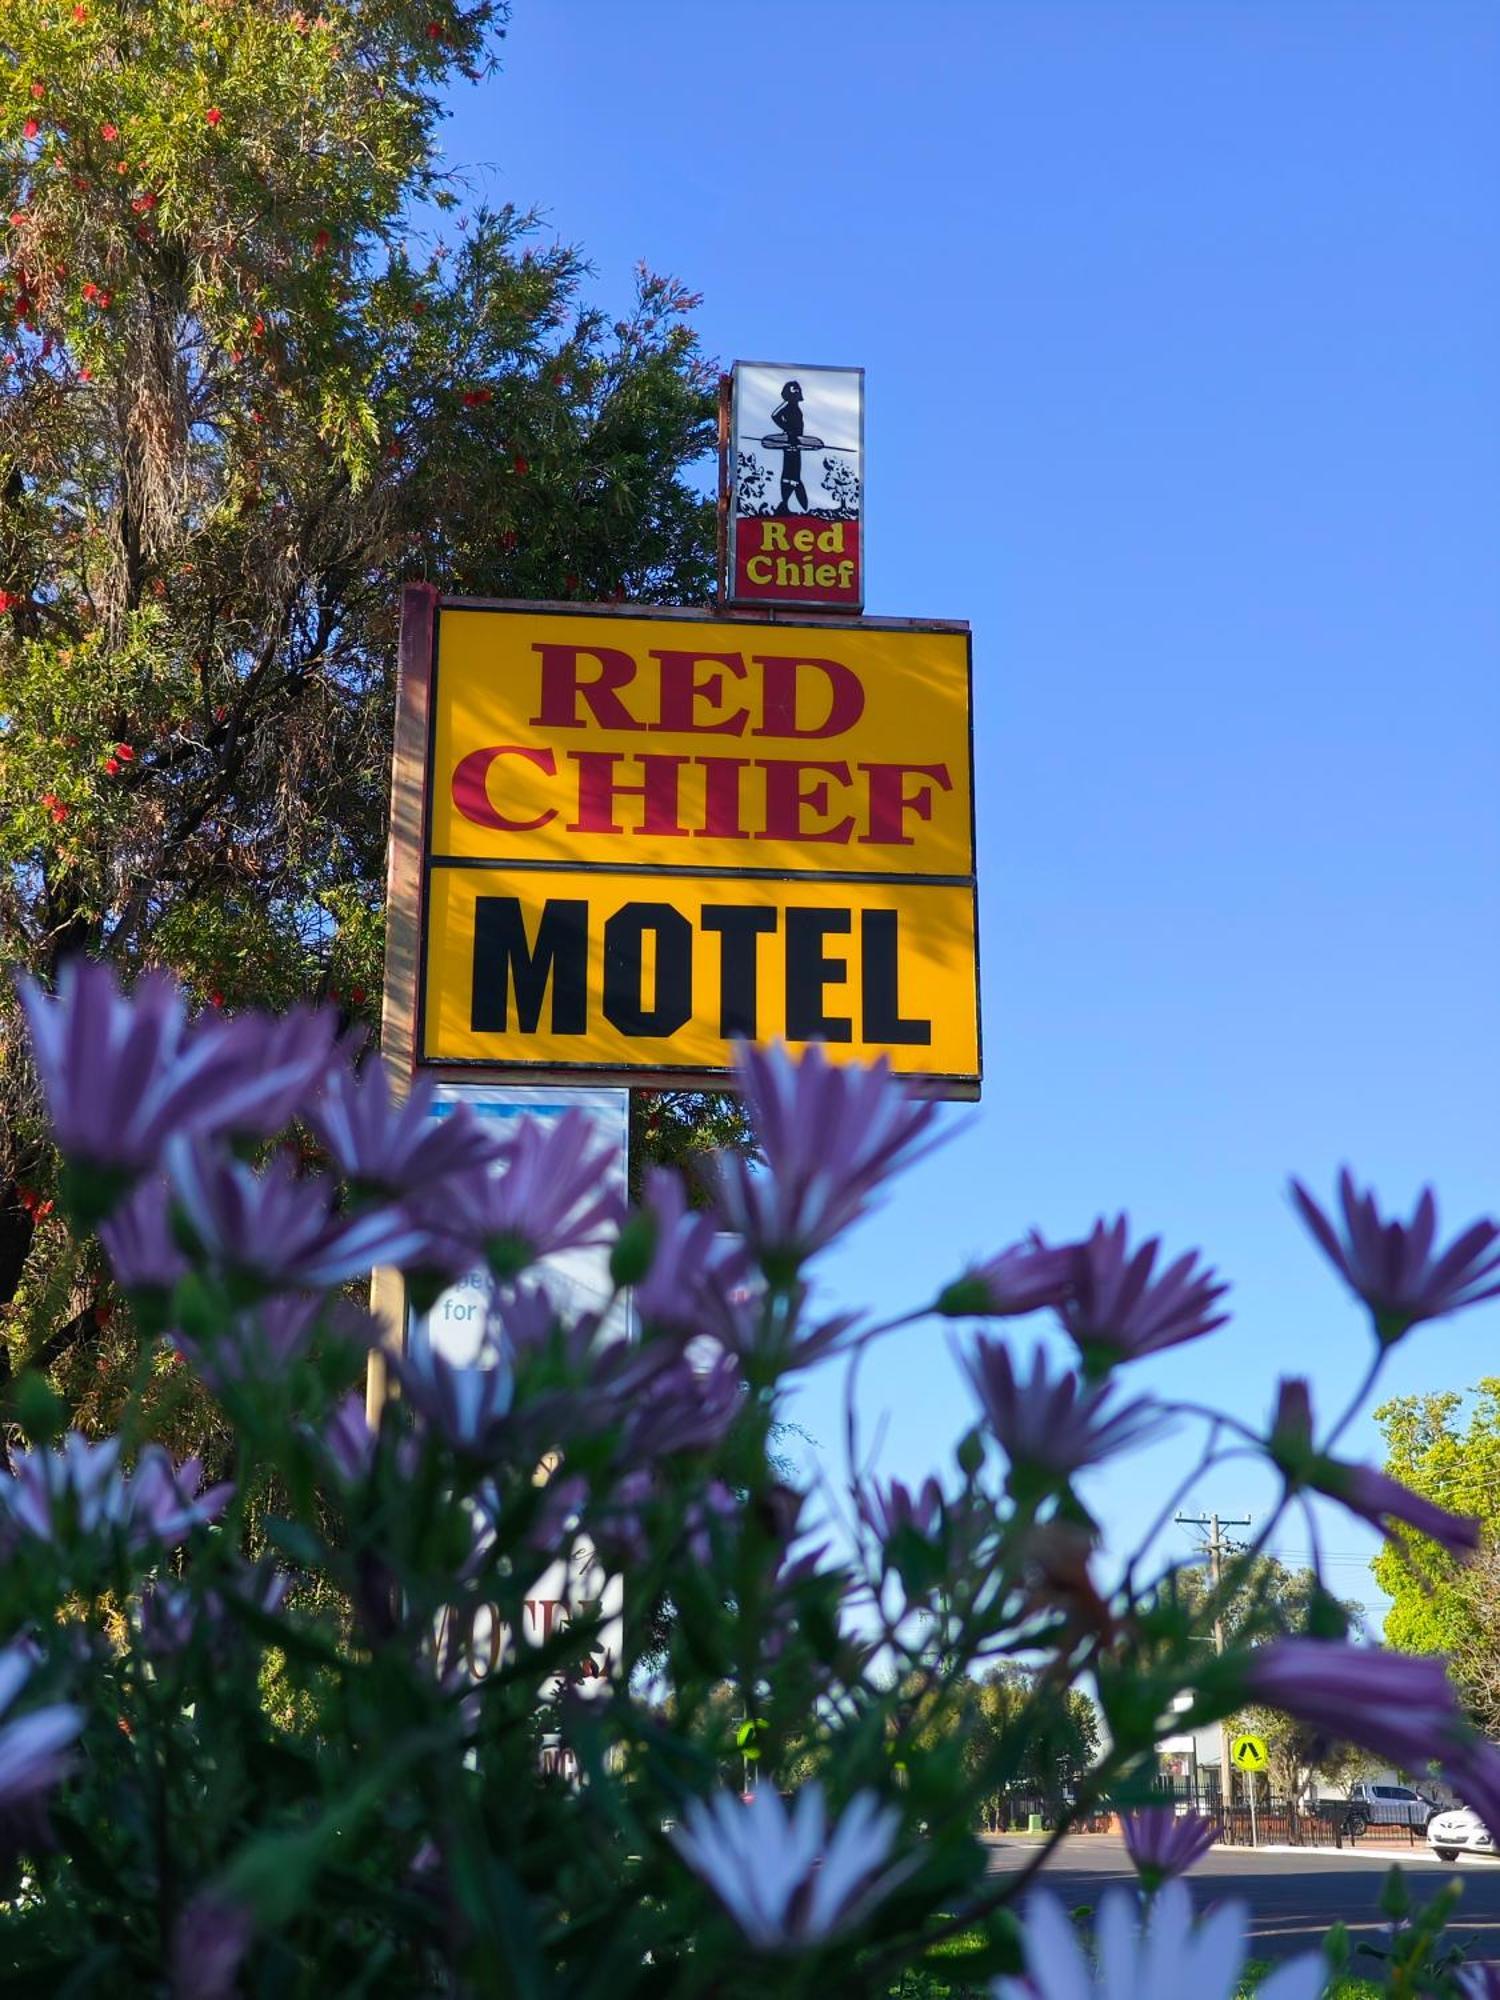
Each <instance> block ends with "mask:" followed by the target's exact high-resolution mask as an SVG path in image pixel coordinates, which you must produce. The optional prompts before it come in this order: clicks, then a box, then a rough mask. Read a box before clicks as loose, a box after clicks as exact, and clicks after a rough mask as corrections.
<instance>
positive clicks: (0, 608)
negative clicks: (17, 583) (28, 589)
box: [0, 590, 20, 617]
mask: <svg viewBox="0 0 1500 2000" xmlns="http://www.w3.org/2000/svg"><path fill="white" fill-rule="evenodd" d="M19 602H20V599H19V598H16V597H12V595H11V594H10V592H9V591H8V590H0V617H3V616H4V615H5V613H6V612H7V611H9V609H10V607H11V606H12V605H13V604H18V603H19Z"/></svg>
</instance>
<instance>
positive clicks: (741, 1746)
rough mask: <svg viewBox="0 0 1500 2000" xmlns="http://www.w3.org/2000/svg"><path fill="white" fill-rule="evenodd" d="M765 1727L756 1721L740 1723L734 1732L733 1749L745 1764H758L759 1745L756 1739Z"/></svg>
mask: <svg viewBox="0 0 1500 2000" xmlns="http://www.w3.org/2000/svg"><path fill="white" fill-rule="evenodd" d="M765 1726H766V1725H765V1724H764V1723H763V1722H758V1721H749V1722H742V1723H741V1724H740V1726H739V1728H738V1729H737V1730H736V1731H735V1732H734V1742H735V1748H736V1749H737V1750H738V1751H739V1753H740V1755H741V1756H742V1757H743V1758H744V1760H745V1762H746V1763H747V1764H757V1763H759V1762H760V1745H759V1743H758V1742H757V1741H756V1738H757V1737H758V1736H759V1735H760V1732H761V1731H762V1730H763V1729H764V1728H765Z"/></svg>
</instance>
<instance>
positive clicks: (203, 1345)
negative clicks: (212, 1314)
mask: <svg viewBox="0 0 1500 2000" xmlns="http://www.w3.org/2000/svg"><path fill="white" fill-rule="evenodd" d="M326 1305H327V1301H326V1299H324V1298H321V1297H318V1296H316V1295H305V1294H301V1293H291V1292H283V1293H278V1294H275V1295H273V1296H272V1297H270V1298H266V1299H262V1300H261V1301H260V1302H259V1304H258V1305H255V1306H252V1307H251V1308H250V1309H249V1311H248V1312H243V1313H237V1314H236V1315H235V1317H234V1318H233V1319H232V1320H231V1321H230V1322H229V1324H228V1325H227V1326H223V1327H220V1328H219V1329H218V1330H217V1331H216V1332H215V1333H214V1334H213V1335H212V1336H211V1338H209V1339H207V1340H194V1339H191V1338H189V1336H188V1335H187V1334H184V1333H178V1332H175V1331H174V1332H172V1333H171V1334H169V1335H168V1338H169V1340H170V1341H171V1343H172V1345H173V1346H174V1347H175V1348H176V1349H177V1351H178V1353H179V1354H180V1355H181V1356H182V1357H183V1359H184V1360H185V1361H187V1362H188V1363H190V1365H191V1366H192V1368H193V1370H194V1371H195V1373H196V1374H197V1375H198V1377H199V1379H200V1380H201V1381H203V1382H204V1383H205V1384H206V1385H207V1387H208V1388H210V1389H211V1390H212V1391H213V1393H214V1394H215V1395H216V1396H222V1395H223V1394H224V1392H225V1390H226V1389H227V1388H229V1387H230V1385H231V1384H239V1383H243V1382H278V1381H280V1380H282V1379H283V1377H284V1376H285V1375H286V1373H287V1371H288V1369H290V1368H293V1367H295V1366H296V1364H297V1362H298V1361H300V1360H301V1358H302V1356H303V1355H304V1354H305V1353H306V1352H307V1350H308V1348H309V1346H310V1345H311V1342H312V1338H313V1335H314V1333H315V1332H316V1331H317V1329H318V1326H319V1324H320V1323H324V1322H323V1314H324V1309H325V1307H326ZM326 1324H328V1325H329V1327H330V1329H331V1331H333V1332H334V1333H338V1334H342V1335H344V1336H345V1337H346V1338H348V1339H350V1340H353V1341H357V1342H359V1343H360V1344H361V1345H364V1346H373V1345H374V1343H375V1342H376V1341H377V1340H378V1339H379V1337H380V1328H379V1326H378V1324H377V1322H376V1321H375V1320H373V1319H371V1318H370V1316H369V1315H368V1314H367V1313H362V1312H360V1311H359V1310H358V1309H357V1308H356V1307H352V1306H348V1305H345V1304H344V1303H343V1302H342V1301H339V1302H338V1303H336V1304H335V1305H334V1306H333V1308H332V1310H331V1311H330V1312H329V1313H328V1318H327V1322H326Z"/></svg>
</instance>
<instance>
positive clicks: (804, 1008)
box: [786, 910, 853, 1042]
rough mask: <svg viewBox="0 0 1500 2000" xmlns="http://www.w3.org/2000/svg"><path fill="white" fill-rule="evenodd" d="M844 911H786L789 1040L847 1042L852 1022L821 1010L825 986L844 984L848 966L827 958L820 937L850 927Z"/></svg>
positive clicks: (839, 960)
mask: <svg viewBox="0 0 1500 2000" xmlns="http://www.w3.org/2000/svg"><path fill="white" fill-rule="evenodd" d="M851 927H852V926H851V919H850V914H849V912H848V911H847V910H788V911H787V913H786V1038H787V1040H788V1041H789V1042H847V1041H849V1040H850V1039H851V1038H852V1035H853V1024H852V1022H850V1021H848V1020H846V1019H841V1018H840V1017H839V1016H837V1015H829V1014H825V1013H824V1012H823V989H824V987H825V986H847V985H848V983H849V967H848V964H847V963H846V962H845V960H843V959H841V958H829V957H828V955H827V953H826V952H825V951H824V950H823V940H824V938H825V937H827V936H828V935H829V934H830V933H831V932H836V931H847V930H849V929H850V928H851Z"/></svg>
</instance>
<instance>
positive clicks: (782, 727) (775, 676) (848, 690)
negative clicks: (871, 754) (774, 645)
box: [751, 653, 865, 736]
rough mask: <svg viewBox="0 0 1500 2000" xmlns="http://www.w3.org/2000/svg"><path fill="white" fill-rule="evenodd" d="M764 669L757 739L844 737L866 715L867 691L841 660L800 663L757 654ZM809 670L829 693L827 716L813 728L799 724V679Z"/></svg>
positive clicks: (786, 658) (754, 655)
mask: <svg viewBox="0 0 1500 2000" xmlns="http://www.w3.org/2000/svg"><path fill="white" fill-rule="evenodd" d="M752 657H753V659H754V661H755V664H756V665H757V666H758V667H760V668H762V669H763V679H762V682H761V715H760V727H759V729H756V730H752V731H751V734H752V735H754V736H842V735H843V733H844V731H845V730H846V729H852V728H853V727H854V725H855V723H856V722H858V720H859V718H860V717H861V716H862V715H863V714H864V712H865V690H864V686H863V683H862V682H861V681H860V678H859V675H858V674H856V673H855V672H854V670H853V669H852V668H851V667H846V666H845V665H844V664H843V662H842V661H841V660H799V659H797V658H796V657H794V656H791V655H784V654H780V653H756V654H753V655H752ZM804 669H805V670H807V671H808V672H810V673H813V674H821V675H822V677H823V679H824V681H825V683H826V685H827V692H828V713H827V714H826V715H825V716H824V718H823V720H822V721H821V722H819V723H817V724H816V725H814V726H811V727H803V726H802V725H801V724H799V722H798V720H797V690H798V677H799V675H800V674H801V673H802V672H803V670H804Z"/></svg>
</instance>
